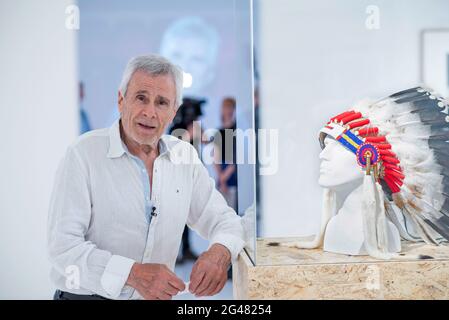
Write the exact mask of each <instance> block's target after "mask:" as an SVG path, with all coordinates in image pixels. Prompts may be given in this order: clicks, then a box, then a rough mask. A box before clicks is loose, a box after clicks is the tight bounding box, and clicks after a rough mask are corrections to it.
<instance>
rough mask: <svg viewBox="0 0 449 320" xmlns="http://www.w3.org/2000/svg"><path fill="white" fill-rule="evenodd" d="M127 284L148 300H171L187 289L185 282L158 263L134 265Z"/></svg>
mask: <svg viewBox="0 0 449 320" xmlns="http://www.w3.org/2000/svg"><path fill="white" fill-rule="evenodd" d="M126 284H127V285H129V286H131V287H133V288H134V289H136V290H137V291H138V292H139V293H140V295H141V296H142V297H143V298H144V299H147V300H150V299H151V300H154V299H156V300H170V299H171V298H172V297H173V296H174V295H176V294H177V293H178V292H179V291H183V290H184V289H185V284H184V282H183V281H182V280H181V279H179V278H178V277H177V276H176V275H175V274H174V273H173V272H172V271H171V270H170V269H169V268H168V267H167V266H166V265H163V264H156V263H145V264H141V263H134V265H133V266H132V268H131V272H130V273H129V276H128V280H127V282H126Z"/></svg>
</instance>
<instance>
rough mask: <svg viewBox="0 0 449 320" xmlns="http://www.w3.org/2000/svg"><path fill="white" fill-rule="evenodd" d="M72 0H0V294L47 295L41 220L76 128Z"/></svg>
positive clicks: (10, 296)
mask: <svg viewBox="0 0 449 320" xmlns="http://www.w3.org/2000/svg"><path fill="white" fill-rule="evenodd" d="M70 3H71V1H70V0H39V1H27V0H20V1H18V0H6V1H5V0H2V1H1V2H0V57H1V59H0V70H1V74H0V97H1V100H0V121H1V125H0V137H1V150H2V153H1V157H0V170H1V174H0V177H1V178H0V196H1V199H0V215H1V222H0V299H47V298H51V295H52V291H53V288H52V285H51V283H50V281H49V276H48V274H49V270H50V265H49V263H48V260H47V254H46V221H47V208H48V203H49V197H50V192H51V188H52V184H53V179H54V173H55V171H56V167H57V164H58V162H59V160H60V159H61V157H62V155H63V153H64V151H65V149H66V147H67V145H68V144H69V143H70V142H71V141H73V140H74V138H75V137H76V135H77V132H78V111H77V110H78V109H77V108H78V107H77V76H76V73H77V67H76V63H75V62H76V55H75V52H76V50H75V48H76V41H75V37H76V32H77V31H73V30H68V29H66V27H65V19H66V14H65V9H66V6H67V5H69V4H70Z"/></svg>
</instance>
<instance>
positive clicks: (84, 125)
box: [78, 81, 92, 134]
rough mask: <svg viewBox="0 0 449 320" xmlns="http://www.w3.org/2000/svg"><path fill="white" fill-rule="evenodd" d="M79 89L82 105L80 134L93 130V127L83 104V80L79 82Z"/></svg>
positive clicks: (80, 103)
mask: <svg viewBox="0 0 449 320" xmlns="http://www.w3.org/2000/svg"><path fill="white" fill-rule="evenodd" d="M78 90H79V105H80V134H83V133H85V132H87V131H90V130H92V128H91V126H90V123H89V117H88V115H87V112H86V110H85V109H84V105H83V102H84V83H83V82H82V81H80V82H79V86H78Z"/></svg>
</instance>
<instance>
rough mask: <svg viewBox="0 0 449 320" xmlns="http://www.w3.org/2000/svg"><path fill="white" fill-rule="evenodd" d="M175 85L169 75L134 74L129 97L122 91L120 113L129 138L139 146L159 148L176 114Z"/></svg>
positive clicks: (119, 102)
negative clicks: (162, 137) (157, 145)
mask: <svg viewBox="0 0 449 320" xmlns="http://www.w3.org/2000/svg"><path fill="white" fill-rule="evenodd" d="M175 97H176V90H175V83H174V80H173V79H172V78H171V77H170V76H169V75H161V76H151V75H149V74H148V73H146V72H144V71H140V70H138V71H136V72H134V74H133V75H132V77H131V79H130V81H129V84H128V89H127V91H126V95H125V97H123V96H122V94H121V93H120V92H119V99H118V105H119V111H120V114H121V120H122V126H123V130H124V132H125V135H126V136H127V137H128V138H130V139H131V140H133V141H134V142H137V143H138V144H144V145H151V146H155V145H156V144H157V142H158V141H159V138H160V137H161V136H162V135H163V134H164V132H165V130H166V128H167V127H168V125H169V124H170V123H171V122H172V121H173V118H174V116H175V114H176V107H175Z"/></svg>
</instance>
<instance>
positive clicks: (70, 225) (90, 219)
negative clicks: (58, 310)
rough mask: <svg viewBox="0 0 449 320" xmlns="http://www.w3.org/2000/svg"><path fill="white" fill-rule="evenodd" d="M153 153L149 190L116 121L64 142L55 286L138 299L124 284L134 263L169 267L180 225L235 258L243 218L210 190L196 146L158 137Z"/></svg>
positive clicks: (53, 237)
mask: <svg viewBox="0 0 449 320" xmlns="http://www.w3.org/2000/svg"><path fill="white" fill-rule="evenodd" d="M159 153H160V154H159V156H158V157H157V158H156V159H155V161H154V166H153V181H152V190H150V183H149V176H148V173H147V171H146V168H145V166H144V164H143V162H142V161H141V160H140V159H139V158H137V157H135V156H133V155H132V154H131V153H130V152H129V151H128V150H127V148H126V145H125V144H124V143H123V142H122V140H121V138H120V126H119V120H118V121H116V122H115V123H114V124H113V125H112V127H111V128H106V129H100V130H94V131H91V132H88V133H86V134H84V135H82V136H80V137H79V138H78V139H77V141H76V142H75V143H73V144H72V145H71V146H70V147H69V148H68V150H67V152H66V155H65V157H64V159H63V160H62V162H61V164H60V166H59V168H58V171H57V173H56V180H55V184H54V189H53V193H52V197H51V202H50V209H49V217H48V251H49V257H50V261H51V263H52V270H51V278H52V281H53V282H54V284H55V285H56V287H57V288H58V289H60V290H63V291H67V292H71V293H75V294H98V295H101V296H104V297H107V298H113V299H139V298H141V296H140V295H139V294H138V292H137V291H136V290H134V289H133V288H131V287H129V286H127V285H125V283H126V281H127V279H128V275H129V272H130V270H131V267H132V265H133V263H134V262H139V263H160V264H165V265H167V267H169V269H170V270H172V271H174V266H175V262H176V257H177V255H178V250H179V247H180V243H181V237H182V232H183V230H184V226H185V225H186V224H187V225H188V226H189V227H191V228H192V229H194V230H195V231H197V232H198V233H199V234H200V235H201V236H202V237H204V238H206V239H208V240H209V241H210V245H212V244H213V243H220V244H222V245H224V246H226V247H227V248H228V249H229V251H230V252H231V256H232V260H233V261H235V259H236V258H237V256H238V254H239V252H240V251H241V250H242V248H243V246H244V240H243V239H244V237H243V227H242V224H241V218H240V217H239V216H238V215H237V214H236V213H235V211H234V210H233V209H232V208H230V207H229V206H227V204H226V201H225V200H224V198H223V196H222V195H221V194H220V193H219V192H218V191H217V190H216V189H215V182H214V181H213V179H212V178H211V177H210V176H209V174H208V172H207V170H206V168H205V167H204V166H203V164H202V163H201V161H200V160H199V158H198V155H197V153H196V151H195V149H194V148H193V147H192V146H191V145H190V144H189V143H187V142H184V141H181V140H179V139H177V138H175V137H173V136H169V135H163V136H162V137H161V139H160V140H159ZM153 207H155V208H153ZM153 210H154V213H155V214H156V215H152V214H151V213H152V211H153Z"/></svg>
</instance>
